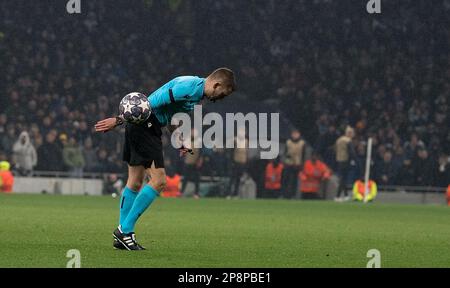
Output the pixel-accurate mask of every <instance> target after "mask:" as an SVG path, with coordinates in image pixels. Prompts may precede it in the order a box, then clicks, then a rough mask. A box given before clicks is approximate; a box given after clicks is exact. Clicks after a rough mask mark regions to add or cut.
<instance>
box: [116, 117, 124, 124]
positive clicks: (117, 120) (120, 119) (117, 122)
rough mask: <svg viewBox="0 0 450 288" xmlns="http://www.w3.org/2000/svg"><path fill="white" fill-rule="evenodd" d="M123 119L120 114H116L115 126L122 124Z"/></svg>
mask: <svg viewBox="0 0 450 288" xmlns="http://www.w3.org/2000/svg"><path fill="white" fill-rule="evenodd" d="M123 123H124V121H123V118H122V117H120V116H116V126H121V125H123Z"/></svg>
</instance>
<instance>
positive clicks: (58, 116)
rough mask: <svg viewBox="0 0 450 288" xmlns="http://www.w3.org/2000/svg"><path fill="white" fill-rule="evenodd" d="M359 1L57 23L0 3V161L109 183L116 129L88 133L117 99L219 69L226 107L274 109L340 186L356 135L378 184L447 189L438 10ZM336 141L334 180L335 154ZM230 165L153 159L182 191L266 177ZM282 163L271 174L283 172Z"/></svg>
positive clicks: (139, 10) (145, 5)
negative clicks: (370, 9)
mask: <svg viewBox="0 0 450 288" xmlns="http://www.w3.org/2000/svg"><path fill="white" fill-rule="evenodd" d="M360 2H361V3H356V2H355V1H347V0H342V1H337V0H315V1H306V0H302V1H275V0H268V1H256V0H249V1H193V0H178V1H173V0H167V1H152V0H143V1H140V0H139V1H133V4H132V5H131V4H130V3H129V1H123V0H119V1H114V4H112V3H111V1H104V0H99V1H83V2H82V13H81V14H79V15H69V14H67V13H66V11H65V6H64V5H62V4H61V5H60V4H55V3H54V2H52V1H47V0H45V1H1V2H0V14H1V17H0V55H2V56H1V57H2V59H1V61H0V74H1V76H0V161H1V160H9V161H10V162H11V163H12V164H13V169H14V171H16V173H18V174H21V175H29V174H31V173H32V171H66V172H69V173H70V174H71V175H72V176H74V177H78V176H82V175H83V173H86V172H94V173H123V172H125V171H126V169H125V167H124V164H123V163H122V161H121V151H122V141H123V140H122V138H123V131H122V130H120V129H118V130H116V131H113V132H111V133H108V134H104V135H96V134H94V133H93V130H92V127H93V125H94V123H95V122H96V121H97V120H99V119H102V118H104V117H107V116H111V115H114V114H116V113H117V110H118V109H117V104H118V102H119V100H120V98H121V97H123V96H124V95H125V94H127V93H129V92H131V91H141V92H148V93H150V92H151V91H153V90H154V89H156V88H157V87H158V86H160V85H161V84H163V83H165V82H166V81H167V80H169V79H171V78H173V77H174V76H177V75H206V74H207V73H208V72H210V71H212V70H213V69H214V68H217V67H220V66H228V67H231V68H233V69H234V70H235V71H236V73H237V78H238V84H239V94H240V96H242V97H240V98H239V99H244V100H240V101H245V99H250V100H258V101H261V102H263V101H264V102H269V103H272V104H273V105H275V106H276V107H278V110H279V112H280V113H282V114H283V115H284V116H286V117H287V118H288V119H289V120H290V122H291V124H292V127H285V129H289V130H293V129H294V128H296V129H298V130H299V134H300V135H301V136H300V137H301V138H302V139H304V141H305V146H306V147H308V149H310V150H311V151H315V153H314V155H315V156H316V157H318V158H319V159H322V161H323V162H324V163H326V164H327V165H328V166H329V169H330V171H334V172H336V174H338V175H340V176H341V177H344V178H345V181H348V182H349V183H351V181H352V180H354V179H358V178H359V177H361V173H362V172H361V171H363V170H364V169H363V165H364V161H365V160H364V159H365V153H366V150H367V149H366V148H367V139H368V138H369V137H370V138H372V139H373V144H374V146H373V156H374V157H373V163H372V164H373V165H372V166H373V172H374V174H373V175H375V176H374V177H375V178H376V180H377V181H378V182H379V183H380V184H384V185H408V186H410V185H420V186H441V187H444V186H445V187H446V186H447V185H448V184H449V182H450V181H449V178H446V177H448V170H449V163H448V162H449V160H448V158H449V154H450V129H449V127H450V119H449V101H450V81H449V80H450V79H449V78H450V65H449V64H450V52H449V51H450V49H449V48H450V47H449V39H450V31H449V27H450V23H449V22H450V18H449V17H448V13H449V12H450V1H448V0H440V1H434V2H433V5H430V4H429V1H425V0H405V1H390V2H386V3H384V2H383V12H382V14H380V15H369V14H367V13H366V10H365V9H366V8H365V5H366V1H360ZM230 101H233V100H230ZM238 106H239V103H236V107H238ZM347 127H353V135H352V136H351V137H349V138H350V141H347V142H348V143H347V144H351V145H349V146H348V149H349V151H351V152H349V154H350V156H349V159H348V163H347V164H348V167H347V166H345V165H344V166H345V169H344V168H343V167H344V166H343V165H341V164H342V163H341V164H339V161H337V159H336V157H337V155H336V145H335V144H336V143H337V140H338V138H339V137H341V136H342V135H344V134H346V132H347V131H346V130H348V129H347ZM300 131H301V133H300ZM293 134H295V133H293ZM165 137H167V135H166V136H165ZM294 138H295V137H294ZM287 140H288V139H282V141H283V144H284V143H285V141H287ZM291 140H292V139H291ZM164 141H168V139H165V140H164ZM295 141H298V140H295ZM244 154H246V153H242V151H239V150H237V151H225V150H211V151H210V150H202V151H199V153H197V154H196V155H198V159H190V160H183V159H180V158H179V157H178V155H177V151H175V150H173V149H170V150H168V151H166V158H167V159H168V161H169V163H170V167H172V168H173V170H175V171H173V173H179V174H182V175H183V176H185V177H184V178H186V179H193V180H194V182H196V179H197V177H199V175H208V174H211V173H212V174H214V175H213V176H215V175H218V176H220V175H223V176H229V177H231V178H232V179H233V180H232V181H230V183H231V184H230V185H232V186H231V187H239V185H238V183H239V181H240V179H241V177H242V176H245V177H247V178H248V179H250V178H253V179H255V181H256V182H258V179H263V178H264V177H263V175H264V173H265V172H264V171H265V170H264V168H265V167H266V165H267V163H263V165H261V163H260V161H257V160H254V161H253V160H251V159H250V160H248V159H247V156H245V157H244V156H243V155H244ZM312 154H313V153H309V154H307V155H305V156H304V157H305V159H302V164H299V165H298V167H296V168H295V169H294V170H292V169H291V171H290V172H287V176H285V177H287V178H286V179H288V180H286V181H287V182H286V183H291V184H286V185H291V186H292V185H294V184H292V183H294V182H293V181H292V180H289V179H293V178H295V177H300V176H299V174H298V173H300V172H299V171H301V170H302V169H303V166H302V165H303V162H305V161H306V160H307V159H310V158H311V157H312ZM239 155H240V156H239ZM287 156H288V155H287V152H286V151H283V153H282V155H281V157H280V159H278V161H279V162H280V163H281V164H283V165H285V166H286V165H287V167H288V168H289V166H290V165H291V164H290V162H289V161H290V160H286V159H287V158H288V157H287ZM244 158H245V160H243V159H244ZM185 161H188V162H185ZM189 161H191V162H189ZM244 162H245V163H244ZM192 167H194V168H195V169H190V168H192ZM260 167H263V169H261V168H260ZM258 169H259V170H258ZM299 169H300V170H299ZM343 169H344V170H343ZM289 170H290V169H287V171H289ZM170 173H172V172H170ZM285 174H286V172H285ZM342 174H344V176H342ZM245 177H244V179H246V178H245ZM263 182H264V181H263V180H261V183H263ZM261 185H264V184H261ZM291 186H289V187H291ZM227 189H228V188H227ZM229 189H230V190H233V191H234V188H229ZM236 189H238V188H236ZM233 193H234V192H233ZM236 193H237V192H236Z"/></svg>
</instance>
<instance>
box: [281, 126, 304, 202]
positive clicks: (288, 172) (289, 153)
mask: <svg viewBox="0 0 450 288" xmlns="http://www.w3.org/2000/svg"><path fill="white" fill-rule="evenodd" d="M305 151H306V142H305V141H304V140H303V139H302V137H301V133H300V131H299V130H297V129H294V130H292V132H291V137H290V138H289V139H288V140H287V141H286V153H285V159H284V169H283V180H282V182H283V196H284V198H286V199H291V198H293V197H294V196H295V193H296V191H297V187H298V173H299V172H300V171H301V170H302V166H303V161H304V160H305Z"/></svg>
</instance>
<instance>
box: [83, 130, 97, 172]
mask: <svg viewBox="0 0 450 288" xmlns="http://www.w3.org/2000/svg"><path fill="white" fill-rule="evenodd" d="M83 158H84V162H85V166H84V171H86V172H94V171H95V170H96V168H97V166H98V158H97V151H96V149H94V147H93V143H92V138H90V137H88V138H86V140H85V141H84V147H83Z"/></svg>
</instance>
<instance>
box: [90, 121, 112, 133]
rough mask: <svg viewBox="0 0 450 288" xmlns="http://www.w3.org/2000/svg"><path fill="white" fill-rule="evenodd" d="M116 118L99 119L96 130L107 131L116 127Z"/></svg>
mask: <svg viewBox="0 0 450 288" xmlns="http://www.w3.org/2000/svg"><path fill="white" fill-rule="evenodd" d="M116 121H117V119H116V118H108V119H104V120H101V121H98V122H97V124H95V132H99V133H106V132H108V131H110V130H112V129H114V128H115V127H116Z"/></svg>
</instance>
